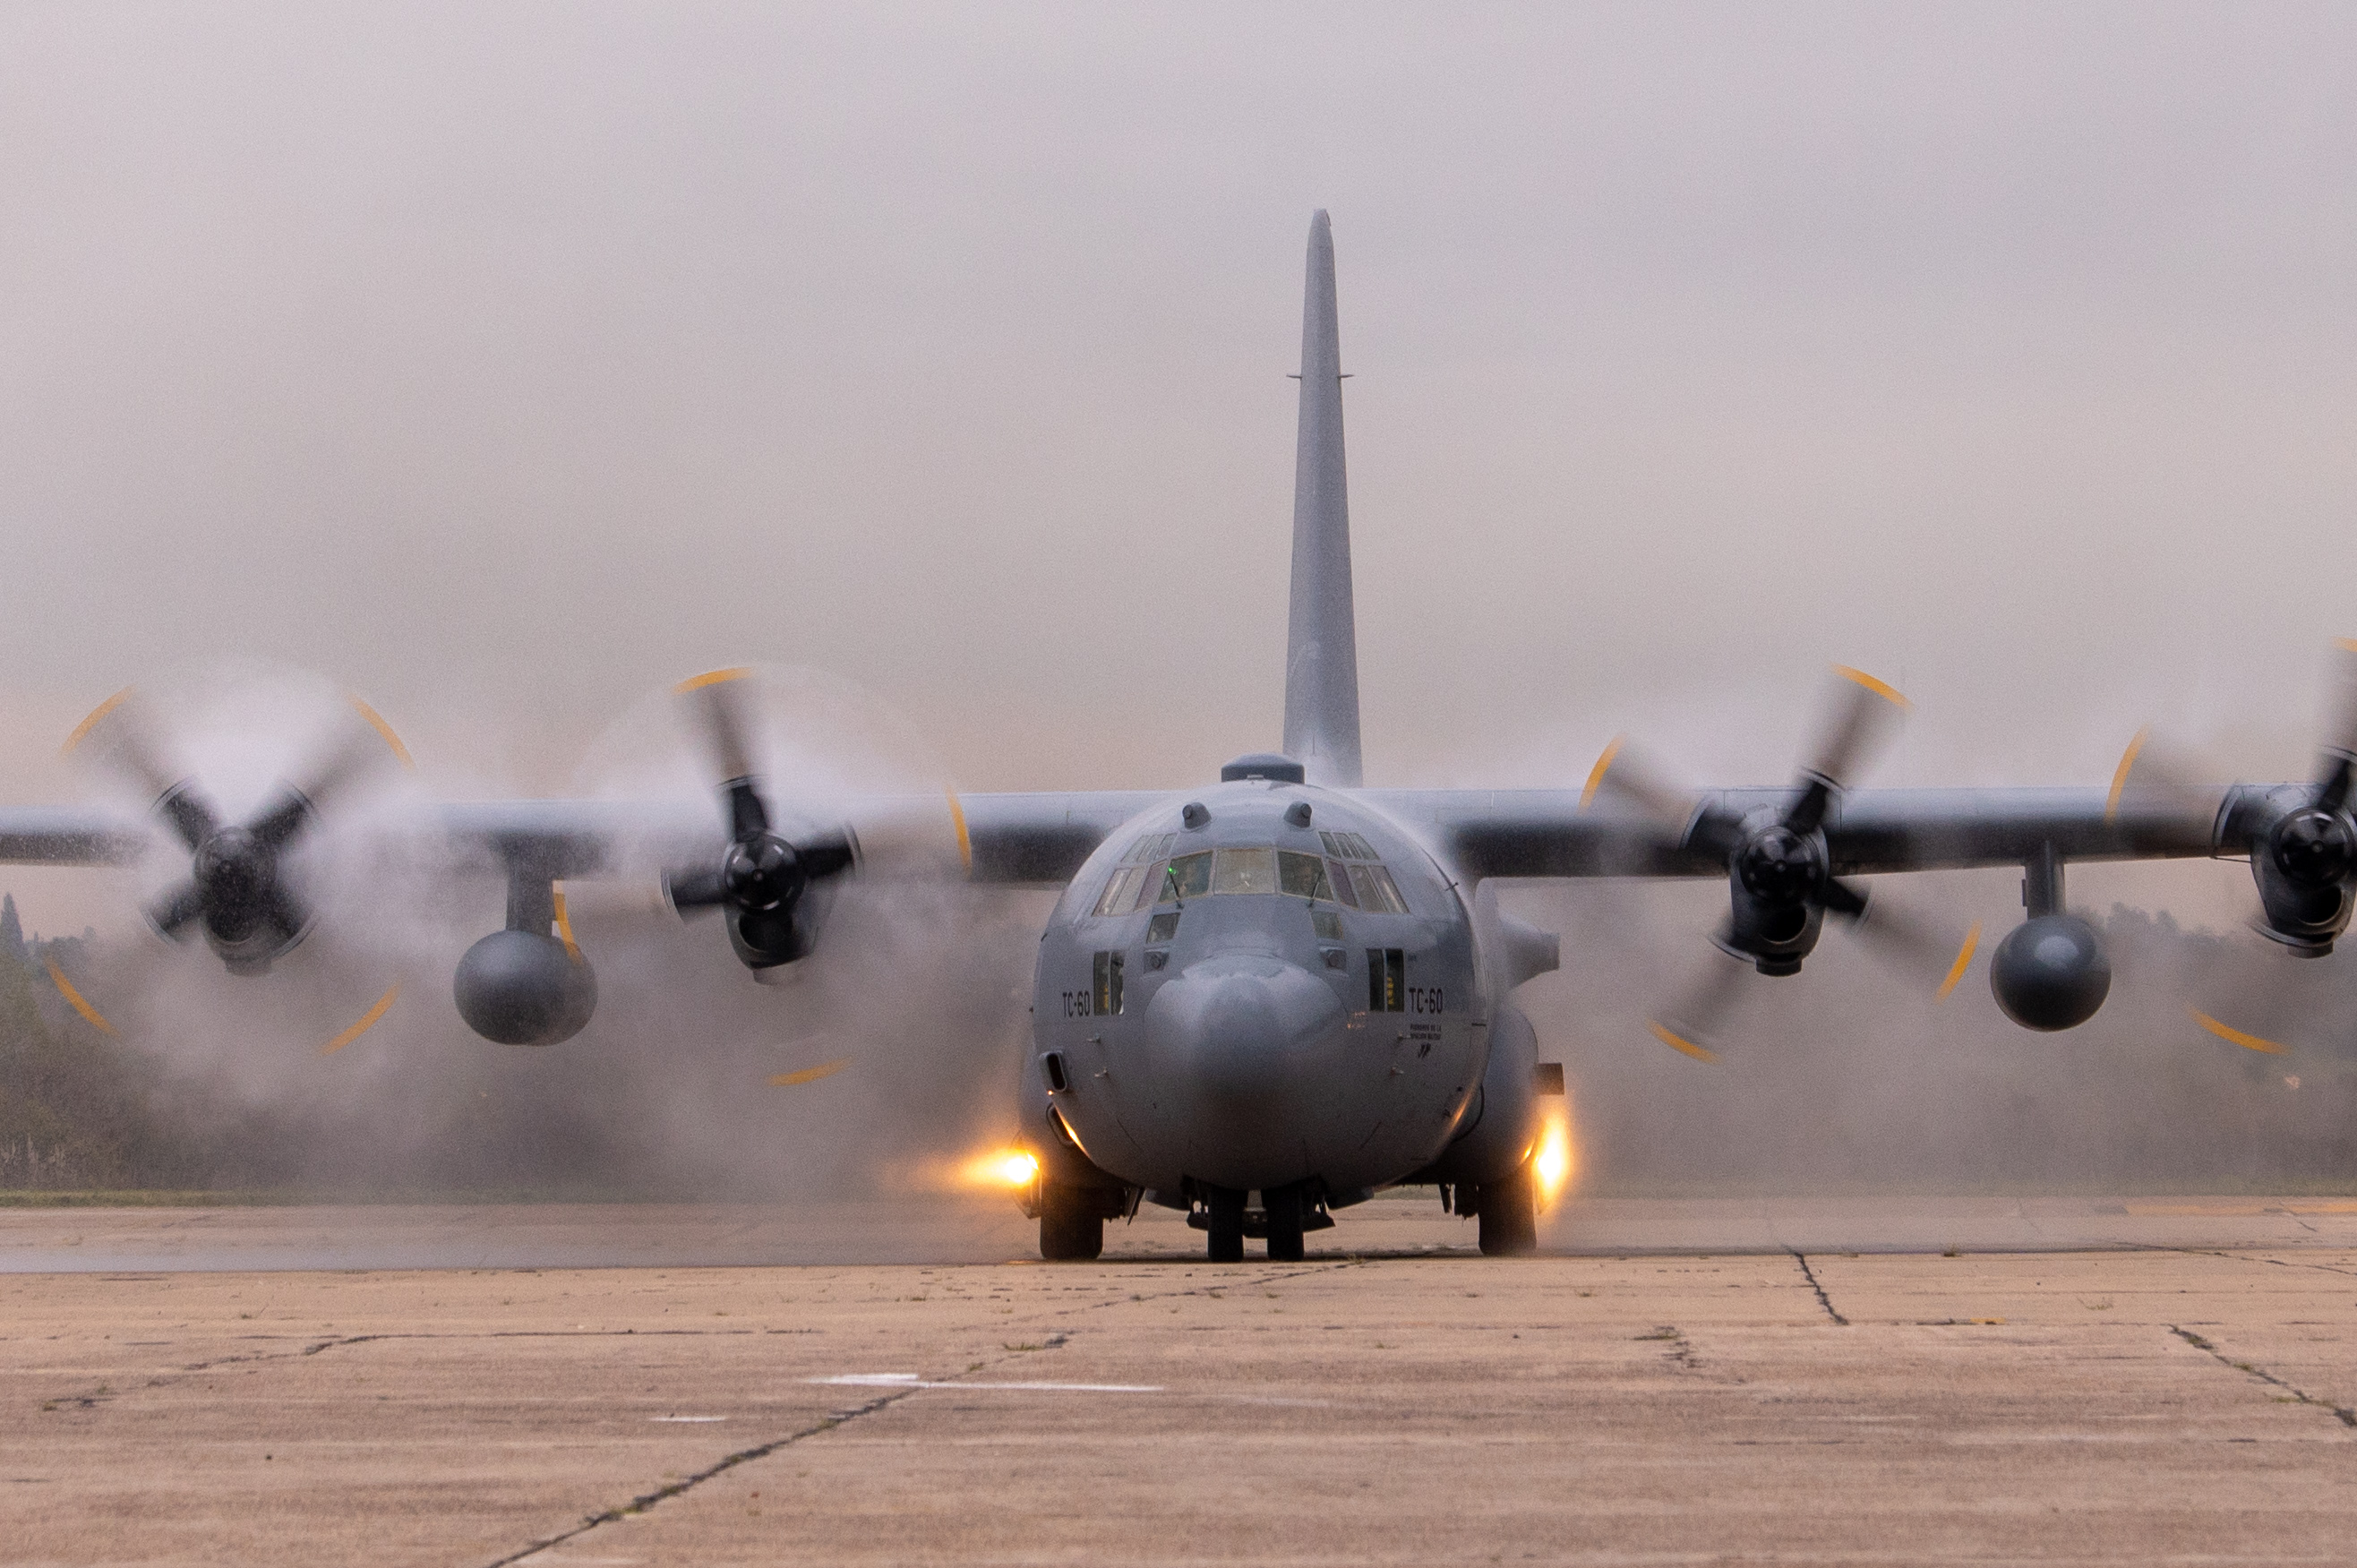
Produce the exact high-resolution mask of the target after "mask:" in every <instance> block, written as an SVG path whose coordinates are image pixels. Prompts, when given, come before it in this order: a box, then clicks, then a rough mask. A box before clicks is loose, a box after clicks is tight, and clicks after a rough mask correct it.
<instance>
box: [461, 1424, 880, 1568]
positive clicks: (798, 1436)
mask: <svg viewBox="0 0 2357 1568" xmlns="http://www.w3.org/2000/svg"><path fill="white" fill-rule="evenodd" d="M916 1392H917V1389H915V1388H904V1389H899V1390H897V1391H893V1392H890V1393H887V1394H885V1395H883V1396H881V1397H880V1398H877V1399H872V1400H869V1401H868V1402H866V1404H863V1405H856V1406H854V1407H853V1408H851V1409H849V1410H839V1411H836V1412H834V1413H833V1414H831V1415H829V1416H828V1417H827V1418H826V1419H825V1420H824V1421H820V1422H814V1423H812V1424H811V1425H809V1426H805V1427H803V1428H802V1430H801V1431H799V1432H790V1433H788V1434H786V1435H784V1436H783V1437H779V1438H773V1439H771V1440H770V1442H768V1443H762V1444H756V1445H755V1446H753V1447H751V1448H740V1449H738V1450H737V1452H736V1453H734V1454H729V1455H724V1456H722V1457H721V1458H719V1459H717V1460H716V1461H714V1462H713V1463H712V1464H710V1465H707V1466H705V1467H704V1468H703V1469H701V1470H698V1471H697V1472H696V1473H695V1474H694V1475H693V1476H686V1477H681V1478H680V1479H679V1480H676V1481H673V1482H672V1483H671V1484H670V1485H668V1486H664V1487H656V1488H655V1489H654V1490H653V1491H651V1492H642V1493H640V1495H639V1496H637V1497H635V1498H631V1499H630V1501H629V1502H627V1503H624V1504H622V1505H621V1506H620V1507H619V1508H610V1509H607V1510H606V1511H605V1512H604V1513H596V1514H591V1515H590V1516H589V1517H588V1518H587V1519H585V1520H582V1521H581V1522H580V1523H579V1524H576V1525H575V1526H574V1527H573V1528H572V1529H571V1530H564V1531H562V1532H560V1533H558V1534H555V1535H552V1536H549V1537H547V1538H545V1539H544V1540H541V1541H533V1543H532V1544H531V1545H530V1546H527V1547H525V1548H524V1549H523V1550H522V1551H521V1552H510V1553H508V1554H507V1555H506V1556H505V1557H500V1558H496V1559H494V1560H493V1561H491V1562H490V1563H487V1564H485V1568H511V1564H513V1563H522V1562H525V1561H527V1560H528V1559H531V1558H533V1557H537V1556H539V1555H540V1554H541V1553H542V1552H550V1551H554V1549H555V1548H557V1547H559V1546H563V1545H564V1544H565V1543H566V1542H567V1541H578V1540H579V1539H580V1538H581V1537H583V1536H585V1535H587V1534H588V1533H589V1532H590V1531H591V1530H596V1529H598V1528H599V1527H600V1526H603V1525H608V1524H619V1523H620V1522H621V1521H622V1520H626V1519H629V1518H630V1517H631V1516H632V1515H633V1514H642V1513H644V1512H646V1511H647V1510H648V1509H651V1508H653V1507H654V1506H655V1505H656V1504H658V1503H661V1502H665V1501H668V1500H669V1499H671V1498H675V1497H678V1496H680V1495H681V1494H682V1493H684V1492H690V1491H693V1490H694V1489H695V1488H696V1487H700V1486H702V1485H703V1484H704V1483H705V1482H706V1481H709V1480H711V1479H712V1478H713V1477H715V1476H723V1475H726V1474H727V1473H728V1472H729V1471H731V1470H734V1469H735V1468H737V1466H739V1465H749V1464H751V1463H752V1462H753V1461H754V1460H756V1459H766V1458H768V1457H769V1456H770V1455H772V1454H775V1453H777V1452H778V1451H779V1450H780V1449H781V1448H791V1447H792V1446H793V1445H794V1444H797V1443H800V1442H801V1441H802V1439H804V1438H805V1437H816V1436H818V1435H820V1434H822V1433H827V1432H833V1431H834V1429H835V1428H836V1427H838V1426H842V1425H845V1424H846V1423H850V1422H854V1421H857V1420H858V1419H859V1418H860V1417H861V1416H863V1415H873V1414H875V1413H876V1412H877V1411H879V1410H882V1409H884V1408H885V1407H886V1406H888V1405H893V1404H898V1403H899V1402H900V1401H902V1400H904V1399H907V1398H909V1396H910V1395H911V1394H914V1393H916Z"/></svg>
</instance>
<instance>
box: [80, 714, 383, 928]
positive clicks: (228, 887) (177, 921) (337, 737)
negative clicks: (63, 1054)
mask: <svg viewBox="0 0 2357 1568" xmlns="http://www.w3.org/2000/svg"><path fill="white" fill-rule="evenodd" d="M349 701H350V711H349V712H348V713H347V714H346V715H345V717H346V719H347V720H353V719H357V720H364V721H366V722H365V724H364V725H363V724H361V723H358V722H345V723H340V724H339V725H337V727H336V728H335V729H334V730H333V731H332V732H331V733H330V735H329V736H328V743H327V745H326V746H325V747H324V748H322V749H321V750H320V751H319V752H318V753H317V756H316V757H315V758H314V759H312V760H311V761H310V762H308V763H307V765H304V766H301V767H298V768H295V769H293V770H291V773H290V776H289V777H287V778H284V779H281V780H280V781H279V782H278V783H277V784H276V785H275V786H274V787H273V789H272V790H271V792H270V794H269V795H268V796H267V797H266V798H265V799H264V801H263V803H262V805H261V806H260V807H258V808H257V809H256V810H255V811H253V812H252V813H251V814H250V815H248V816H247V817H246V818H245V819H244V820H243V821H242V822H223V821H222V820H221V812H220V811H219V809H218V808H217V807H215V806H214V804H213V802H212V800H211V797H210V795H209V794H208V793H207V792H206V790H205V789H204V788H203V786H202V785H201V784H200V783H199V781H198V779H196V777H195V776H194V774H193V773H190V772H187V771H184V770H183V769H181V768H177V767H174V766H170V765H167V763H166V762H165V761H164V757H165V756H166V755H167V754H166V752H165V751H164V749H163V748H162V747H161V746H160V745H159V744H158V743H157V742H156V739H155V738H154V736H153V725H152V722H151V720H150V717H149V715H148V714H146V713H145V711H144V709H143V707H142V705H141V704H140V703H138V702H137V701H136V700H135V696H134V693H133V691H132V690H131V689H129V688H126V689H125V690H124V691H122V692H118V693H115V694H114V695H113V697H110V698H108V699H107V700H106V702H104V703H101V704H100V705H99V707H98V709H97V710H96V711H95V712H93V713H92V714H91V715H90V717H88V718H87V719H84V720H83V721H82V722H81V725H80V726H79V727H77V728H76V729H75V731H74V732H73V735H72V736H70V738H69V739H68V740H67V742H66V747H65V748H66V750H67V751H68V752H72V751H74V750H76V749H77V748H86V751H87V754H88V755H90V756H91V757H94V758H95V759H96V760H97V761H99V762H100V763H101V764H102V766H104V767H107V768H111V769H112V770H113V772H115V773H116V774H117V775H119V776H120V777H122V778H124V779H126V780H127V781H129V782H130V783H131V784H133V785H134V786H135V787H136V788H137V789H140V790H141V791H142V793H143V794H145V796H146V798H147V799H148V800H150V801H151V802H152V809H153V810H154V811H155V812H156V815H157V816H159V817H161V818H162V819H163V820H164V822H165V823H166V824H167V826H168V827H169V828H170V830H171V832H172V833H173V835H174V836H175V837H176V838H177V839H178V841H179V843H181V845H182V846H183V847H184V848H186V849H187V850H188V855H189V867H188V878H187V880H186V881H184V882H182V883H180V884H179V885H178V886H175V887H174V888H172V889H171V890H170V891H168V892H167V893H166V894H164V895H163V896H162V897H159V898H156V900H154V901H153V902H151V903H150V904H149V905H148V907H147V908H146V909H145V915H146V918H147V923H148V924H149V925H150V926H152V927H154V928H155V929H156V931H157V932H158V933H160V934H161V935H163V936H165V937H167V938H170V939H171V940H175V941H185V940H188V937H189V936H190V935H191V934H193V933H194V932H196V931H199V930H201V931H202V932H203V934H204V938H205V940H206V942H207V944H208V945H209V946H210V947H211V949H212V950H213V951H214V952H215V953H216V954H218V955H219V956H220V958H221V962H222V963H223V964H224V965H226V966H227V968H228V969H229V971H230V972H231V973H232V974H263V973H266V972H268V971H269V969H270V965H271V963H272V961H274V960H275V959H277V958H279V957H281V956H283V955H284V954H285V952H286V951H287V950H290V949H291V948H293V947H294V946H295V944H296V943H297V942H299V941H301V940H303V936H304V933H305V932H306V931H307V930H308V929H310V925H311V910H310V908H309V906H308V904H307V902H306V901H305V900H304V899H303V898H302V897H301V896H300V895H299V894H297V893H296V891H295V889H294V887H293V886H291V885H290V883H289V880H288V878H287V876H286V874H285V873H286V865H285V863H286V860H287V858H288V857H289V855H290V854H292V852H293V851H295V850H296V848H297V847H298V845H299V843H300V842H301V841H302V840H304V839H306V838H307V837H308V836H310V835H311V834H313V833H314V832H316V831H317V827H318V825H319V822H320V813H321V811H322V810H323V809H324V808H325V807H326V806H327V805H328V804H329V803H330V802H331V801H332V800H334V799H335V798H336V797H338V796H339V795H343V794H346V793H348V792H350V790H351V789H353V788H354V787H355V786H356V785H359V784H360V783H361V782H362V781H364V780H365V779H367V778H368V777H369V776H370V775H371V773H373V772H375V771H376V770H378V769H379V768H382V766H383V764H384V763H385V761H386V760H387V759H388V758H398V759H399V760H400V762H401V763H402V764H403V765H404V767H406V766H409V765H410V759H409V753H408V751H407V749H406V748H404V746H402V744H401V741H400V739H399V737H398V736H395V735H394V734H393V730H392V729H391V727H390V726H388V725H386V724H385V722H384V720H383V719H382V718H380V717H379V716H378V715H377V714H376V713H375V712H374V710H372V709H371V708H370V707H369V706H368V705H367V704H366V703H362V702H361V701H360V699H358V698H357V697H355V698H350V699H349Z"/></svg>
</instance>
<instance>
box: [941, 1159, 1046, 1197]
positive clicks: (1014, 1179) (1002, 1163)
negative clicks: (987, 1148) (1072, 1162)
mask: <svg viewBox="0 0 2357 1568" xmlns="http://www.w3.org/2000/svg"><path fill="white" fill-rule="evenodd" d="M958 1174H959V1176H963V1178H964V1179H965V1181H966V1183H967V1184H968V1185H970V1186H974V1187H1002V1188H1005V1189H1006V1190H1008V1191H1011V1192H1019V1191H1021V1190H1022V1189H1023V1188H1025V1187H1029V1186H1030V1185H1031V1184H1032V1183H1033V1182H1035V1181H1037V1180H1039V1155H1035V1154H1033V1153H1032V1152H1031V1151H1030V1150H1028V1149H994V1150H992V1151H991V1152H990V1153H988V1154H986V1155H975V1156H974V1158H973V1159H970V1160H968V1161H967V1162H966V1163H965V1165H964V1166H963V1168H962V1169H961V1170H960V1171H959V1172H958Z"/></svg>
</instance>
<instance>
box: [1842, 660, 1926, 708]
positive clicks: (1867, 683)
mask: <svg viewBox="0 0 2357 1568" xmlns="http://www.w3.org/2000/svg"><path fill="white" fill-rule="evenodd" d="M1834 673H1835V674H1836V675H1838V676H1840V677H1841V678H1842V679H1843V680H1845V681H1855V682H1857V683H1858V684H1859V685H1861V686H1863V687H1865V688H1866V689H1867V691H1869V692H1871V693H1874V694H1875V695H1876V696H1878V697H1880V698H1881V699H1882V700H1883V701H1884V702H1886V703H1890V704H1892V705H1893V706H1895V707H1899V708H1911V707H1913V706H1914V705H1915V704H1914V703H1910V702H1909V701H1908V700H1907V698H1906V696H1905V694H1904V693H1901V692H1900V690H1899V688H1898V687H1896V686H1894V685H1892V684H1891V683H1890V682H1888V681H1878V680H1877V679H1875V677H1873V676H1871V675H1869V674H1867V672H1866V671H1863V670H1853V669H1851V668H1850V667H1849V666H1848V665H1846V664H1836V665H1835V666H1834Z"/></svg>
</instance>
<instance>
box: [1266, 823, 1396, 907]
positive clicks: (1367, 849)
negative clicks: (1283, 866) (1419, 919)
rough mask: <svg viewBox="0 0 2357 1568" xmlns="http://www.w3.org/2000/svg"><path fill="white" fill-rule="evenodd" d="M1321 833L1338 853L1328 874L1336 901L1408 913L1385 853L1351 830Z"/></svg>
mask: <svg viewBox="0 0 2357 1568" xmlns="http://www.w3.org/2000/svg"><path fill="white" fill-rule="evenodd" d="M1318 838H1319V839H1320V840H1321V841H1322V842H1323V843H1325V846H1326V853H1327V854H1329V855H1332V856H1333V857H1334V858H1333V859H1331V860H1329V861H1328V862H1327V863H1326V874H1327V881H1328V884H1329V886H1331V887H1332V889H1333V892H1332V895H1331V897H1333V899H1334V901H1335V902H1336V903H1338V904H1347V905H1349V906H1350V907H1351V908H1353V909H1364V910H1366V911H1368V912H1369V913H1370V914H1376V915H1405V914H1406V913H1407V900H1406V899H1405V898H1403V897H1400V890H1399V884H1398V883H1396V882H1394V881H1393V880H1392V874H1391V873H1390V872H1389V871H1388V870H1386V869H1385V868H1384V867H1383V865H1381V864H1379V863H1380V862H1381V860H1382V858H1383V857H1382V856H1381V855H1379V854H1376V853H1375V846H1374V845H1372V844H1371V843H1368V842H1367V841H1366V840H1365V839H1363V838H1361V836H1360V835H1358V834H1357V833H1351V832H1324V831H1322V830H1321V831H1320V832H1318ZM1304 858H1305V859H1306V858H1308V857H1307V856H1305V857H1304ZM1287 891H1288V892H1289V891H1291V889H1290V888H1288V889H1287Z"/></svg>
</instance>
